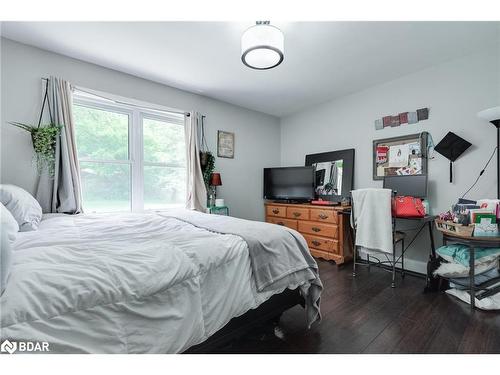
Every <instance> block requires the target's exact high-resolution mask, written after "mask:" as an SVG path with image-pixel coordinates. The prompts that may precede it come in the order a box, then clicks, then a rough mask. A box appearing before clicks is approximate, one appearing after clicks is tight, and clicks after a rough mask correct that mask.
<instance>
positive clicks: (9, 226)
mask: <svg viewBox="0 0 500 375" xmlns="http://www.w3.org/2000/svg"><path fill="white" fill-rule="evenodd" d="M0 224H1V226H0V295H1V294H3V291H4V290H5V286H6V285H7V279H8V278H9V274H10V264H11V259H12V242H13V241H14V240H15V238H16V236H17V232H18V231H19V225H18V224H17V221H16V220H15V219H14V217H12V215H11V213H10V212H9V210H7V209H6V208H5V206H4V205H3V204H2V203H0Z"/></svg>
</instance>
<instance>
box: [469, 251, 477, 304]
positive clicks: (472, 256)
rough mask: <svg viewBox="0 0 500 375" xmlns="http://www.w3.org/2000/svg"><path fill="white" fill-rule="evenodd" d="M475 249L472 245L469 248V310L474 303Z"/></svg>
mask: <svg viewBox="0 0 500 375" xmlns="http://www.w3.org/2000/svg"><path fill="white" fill-rule="evenodd" d="M475 252H476V251H475V249H474V247H470V248H469V256H470V259H469V268H470V269H469V294H470V307H471V310H472V311H474V307H475V304H476V289H475V287H476V285H475V283H474V274H475V267H474V266H475V263H476V261H475Z"/></svg>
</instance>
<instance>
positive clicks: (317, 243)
mask: <svg viewBox="0 0 500 375" xmlns="http://www.w3.org/2000/svg"><path fill="white" fill-rule="evenodd" d="M303 236H304V238H305V239H306V241H307V245H308V246H309V248H314V249H318V250H323V251H328V252H330V253H335V254H338V252H339V243H338V241H337V240H330V239H328V238H322V237H316V236H311V235H309V234H303Z"/></svg>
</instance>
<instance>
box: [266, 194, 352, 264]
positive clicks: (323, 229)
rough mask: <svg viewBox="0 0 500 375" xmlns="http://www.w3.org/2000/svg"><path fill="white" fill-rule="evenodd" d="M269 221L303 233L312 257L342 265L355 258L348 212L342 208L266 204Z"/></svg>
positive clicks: (267, 219)
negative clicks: (343, 213) (345, 212)
mask: <svg viewBox="0 0 500 375" xmlns="http://www.w3.org/2000/svg"><path fill="white" fill-rule="evenodd" d="M265 206H266V221H267V222H268V223H273V224H277V225H284V226H286V227H288V228H291V229H295V230H296V231H298V232H300V233H301V234H302V235H303V236H304V238H305V239H306V241H307V244H308V246H309V251H310V252H311V255H312V256H314V257H316V258H323V259H326V260H333V261H335V263H337V264H342V263H344V262H347V261H349V260H351V259H352V244H351V240H350V238H351V237H350V236H349V232H348V231H349V230H350V227H349V220H348V215H342V214H341V212H343V211H344V210H346V209H348V208H347V207H341V206H315V205H311V204H288V203H287V204H285V203H271V202H266V203H265Z"/></svg>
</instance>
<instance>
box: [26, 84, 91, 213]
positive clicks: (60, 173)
mask: <svg viewBox="0 0 500 375" xmlns="http://www.w3.org/2000/svg"><path fill="white" fill-rule="evenodd" d="M48 105H49V108H50V111H51V113H52V116H53V121H54V123H55V124H59V125H63V128H62V129H61V134H60V136H59V137H58V139H57V143H56V155H55V173H54V177H53V178H51V177H49V176H48V174H46V173H45V174H42V176H40V179H39V181H38V188H37V193H36V198H37V200H38V201H39V202H40V205H41V206H42V209H43V211H44V212H62V213H68V214H76V213H80V212H82V189H81V179H80V164H79V163H78V154H77V149H76V136H75V124H74V119H73V88H72V87H71V84H70V83H69V82H68V81H65V80H63V79H60V78H55V77H50V79H49V83H48Z"/></svg>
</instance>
